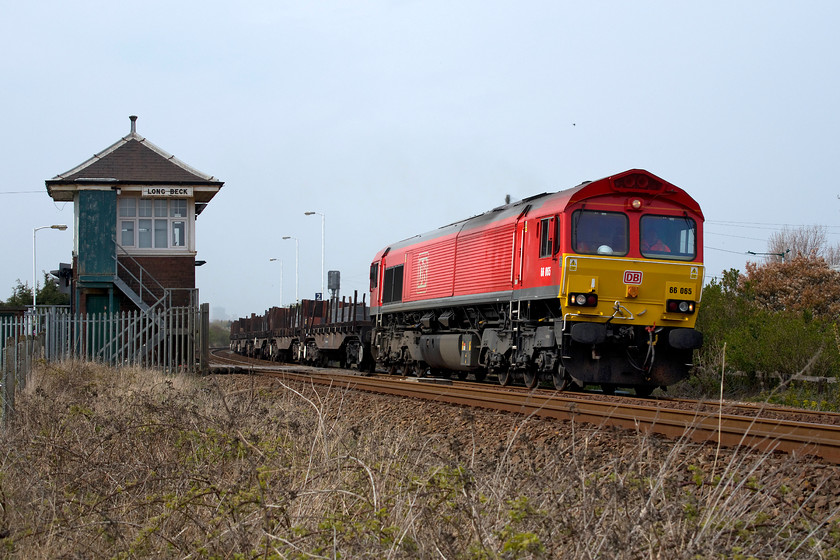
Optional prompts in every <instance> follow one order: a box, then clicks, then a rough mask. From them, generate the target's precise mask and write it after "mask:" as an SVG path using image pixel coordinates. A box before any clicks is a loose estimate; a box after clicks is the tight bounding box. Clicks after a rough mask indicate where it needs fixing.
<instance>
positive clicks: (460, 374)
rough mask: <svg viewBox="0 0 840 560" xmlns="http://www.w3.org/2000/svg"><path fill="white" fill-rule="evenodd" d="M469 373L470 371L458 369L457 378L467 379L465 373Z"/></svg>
mask: <svg viewBox="0 0 840 560" xmlns="http://www.w3.org/2000/svg"><path fill="white" fill-rule="evenodd" d="M469 373H470V372H468V371H459V372H458V379H459V380H460V381H466V379H467V375H469Z"/></svg>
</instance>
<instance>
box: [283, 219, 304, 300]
mask: <svg viewBox="0 0 840 560" xmlns="http://www.w3.org/2000/svg"><path fill="white" fill-rule="evenodd" d="M283 239H294V240H295V303H298V302H299V301H300V300H299V299H298V284H299V281H300V272H299V271H300V267H299V266H298V257H299V256H300V241H299V240H298V238H297V237H292V236H291V235H286V236H284V237H283Z"/></svg>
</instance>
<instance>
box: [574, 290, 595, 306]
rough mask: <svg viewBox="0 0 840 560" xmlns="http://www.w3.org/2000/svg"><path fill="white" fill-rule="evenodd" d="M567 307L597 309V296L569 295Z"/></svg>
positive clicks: (590, 293)
mask: <svg viewBox="0 0 840 560" xmlns="http://www.w3.org/2000/svg"><path fill="white" fill-rule="evenodd" d="M569 305H576V306H580V307H597V305H598V294H595V293H592V292H588V293H584V294H578V293H574V294H569Z"/></svg>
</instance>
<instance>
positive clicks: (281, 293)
mask: <svg viewBox="0 0 840 560" xmlns="http://www.w3.org/2000/svg"><path fill="white" fill-rule="evenodd" d="M268 261H269V262H274V261H277V262H279V263H280V307H283V261H281V260H280V259H275V258H273V257H272V258H270V259H268Z"/></svg>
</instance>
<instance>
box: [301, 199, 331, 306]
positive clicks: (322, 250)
mask: <svg viewBox="0 0 840 560" xmlns="http://www.w3.org/2000/svg"><path fill="white" fill-rule="evenodd" d="M315 214H317V215H318V216H321V299H324V294H325V292H324V226H325V225H326V221H327V217H326V216H324V215H323V214H321V213H320V212H304V213H303V215H304V216H314V215H315Z"/></svg>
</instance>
